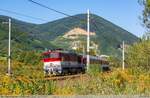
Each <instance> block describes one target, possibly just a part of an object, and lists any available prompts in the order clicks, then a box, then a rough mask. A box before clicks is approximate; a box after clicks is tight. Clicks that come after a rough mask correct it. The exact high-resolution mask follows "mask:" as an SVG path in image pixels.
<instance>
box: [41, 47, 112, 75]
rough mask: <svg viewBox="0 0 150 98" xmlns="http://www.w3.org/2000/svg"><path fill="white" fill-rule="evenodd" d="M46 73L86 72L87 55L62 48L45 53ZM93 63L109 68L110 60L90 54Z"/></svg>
mask: <svg viewBox="0 0 150 98" xmlns="http://www.w3.org/2000/svg"><path fill="white" fill-rule="evenodd" d="M43 62H44V66H43V68H44V73H45V75H48V74H49V75H50V74H52V75H62V74H68V73H71V74H72V73H81V72H82V73H84V72H85V71H86V55H80V54H77V53H72V52H65V51H60V50H54V51H47V52H44V53H43ZM90 63H91V64H99V65H101V66H102V67H103V68H104V69H108V68H109V66H108V62H107V61H106V60H104V59H103V58H101V57H97V56H90Z"/></svg>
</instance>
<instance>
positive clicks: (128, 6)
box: [0, 0, 146, 37]
mask: <svg viewBox="0 0 150 98" xmlns="http://www.w3.org/2000/svg"><path fill="white" fill-rule="evenodd" d="M34 1H36V2H39V3H42V4H44V5H46V6H48V7H51V8H54V9H56V10H59V11H61V12H64V13H67V14H69V15H76V14H81V13H86V12H87V9H89V10H90V12H91V13H94V14H96V15H99V16H101V17H103V18H105V19H106V20H108V21H111V22H112V23H114V24H116V25H118V26H120V27H122V28H124V29H125V30H127V31H129V32H131V33H132V34H134V35H136V36H138V37H141V36H142V35H143V34H144V32H145V31H146V30H145V28H144V27H143V26H142V21H141V20H140V19H139V17H140V16H141V15H142V6H141V5H139V4H138V0H34ZM0 9H5V10H10V11H14V12H17V13H21V14H25V15H29V16H32V17H36V18H41V19H43V20H45V21H42V20H39V19H32V18H27V17H23V16H19V15H15V14H12V13H8V12H4V11H1V10H0V15H6V16H11V17H13V18H16V19H19V20H22V21H26V22H30V23H37V24H41V23H46V22H50V21H53V20H57V19H60V18H63V17H66V16H64V15H62V14H59V13H56V12H53V11H51V10H48V9H46V8H43V7H40V6H38V5H36V4H33V3H31V2H29V1H28V0H0Z"/></svg>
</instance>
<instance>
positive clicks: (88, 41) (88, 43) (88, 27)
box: [86, 9, 90, 71]
mask: <svg viewBox="0 0 150 98" xmlns="http://www.w3.org/2000/svg"><path fill="white" fill-rule="evenodd" d="M87 33H88V34H87V64H86V65H87V71H88V70H89V66H90V56H89V52H90V49H89V47H90V11H89V9H88V10H87Z"/></svg>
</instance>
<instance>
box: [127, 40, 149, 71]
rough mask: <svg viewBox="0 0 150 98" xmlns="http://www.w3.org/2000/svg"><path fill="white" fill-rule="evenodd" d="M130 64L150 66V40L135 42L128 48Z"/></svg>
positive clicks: (128, 61)
mask: <svg viewBox="0 0 150 98" xmlns="http://www.w3.org/2000/svg"><path fill="white" fill-rule="evenodd" d="M126 61H127V64H128V66H131V67H132V66H135V67H143V68H145V69H147V70H149V68H150V40H144V41H141V42H139V43H136V44H134V45H133V46H131V47H130V48H129V49H128V50H127V60H126Z"/></svg>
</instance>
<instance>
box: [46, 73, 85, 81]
mask: <svg viewBox="0 0 150 98" xmlns="http://www.w3.org/2000/svg"><path fill="white" fill-rule="evenodd" d="M85 75H86V74H76V75H67V76H50V77H45V80H66V79H74V78H79V77H83V76H85Z"/></svg>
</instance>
